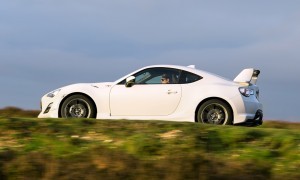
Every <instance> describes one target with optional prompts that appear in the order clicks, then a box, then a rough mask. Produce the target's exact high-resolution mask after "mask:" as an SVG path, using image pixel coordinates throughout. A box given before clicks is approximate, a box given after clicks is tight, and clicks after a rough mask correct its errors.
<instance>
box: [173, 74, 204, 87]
mask: <svg viewBox="0 0 300 180" xmlns="http://www.w3.org/2000/svg"><path fill="white" fill-rule="evenodd" d="M202 78H203V77H201V76H199V75H197V74H193V73H190V72H187V71H182V73H181V76H180V81H179V83H180V84H189V83H193V82H196V81H199V80H201V79H202Z"/></svg>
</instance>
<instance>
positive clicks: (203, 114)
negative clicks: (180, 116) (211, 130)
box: [197, 99, 233, 125]
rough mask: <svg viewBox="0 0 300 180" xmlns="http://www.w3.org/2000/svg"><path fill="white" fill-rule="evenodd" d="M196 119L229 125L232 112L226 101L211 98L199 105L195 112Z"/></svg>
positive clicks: (231, 119)
mask: <svg viewBox="0 0 300 180" xmlns="http://www.w3.org/2000/svg"><path fill="white" fill-rule="evenodd" d="M197 120H198V122H202V123H207V124H218V125H229V124H230V125H231V124H232V122H233V114H232V111H231V108H230V106H229V105H228V104H227V103H224V102H223V101H221V100H218V99H212V100H208V101H206V102H205V103H203V104H202V105H201V107H200V108H199V110H198V113H197Z"/></svg>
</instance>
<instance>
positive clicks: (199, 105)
mask: <svg viewBox="0 0 300 180" xmlns="http://www.w3.org/2000/svg"><path fill="white" fill-rule="evenodd" d="M213 99H216V100H220V101H222V102H223V103H226V104H227V105H228V107H229V108H230V111H231V113H232V119H234V112H233V109H232V106H231V105H230V103H229V102H228V101H226V100H225V99H223V98H220V97H209V98H206V99H203V100H202V101H201V102H200V103H199V104H198V106H197V108H196V110H195V114H194V117H195V118H194V121H195V122H198V119H197V114H198V111H199V109H200V107H201V106H202V105H203V104H204V103H205V102H207V101H209V100H213Z"/></svg>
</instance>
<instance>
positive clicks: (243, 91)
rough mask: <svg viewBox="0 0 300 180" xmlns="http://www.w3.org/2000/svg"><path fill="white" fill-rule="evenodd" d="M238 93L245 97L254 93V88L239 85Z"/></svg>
mask: <svg viewBox="0 0 300 180" xmlns="http://www.w3.org/2000/svg"><path fill="white" fill-rule="evenodd" d="M239 91H240V93H241V94H242V95H243V96H245V97H249V96H251V95H254V90H253V89H250V88H246V87H240V88H239Z"/></svg>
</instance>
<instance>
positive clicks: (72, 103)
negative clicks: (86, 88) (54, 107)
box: [60, 94, 96, 118]
mask: <svg viewBox="0 0 300 180" xmlns="http://www.w3.org/2000/svg"><path fill="white" fill-rule="evenodd" d="M60 112H61V116H62V117H63V118H96V107H95V105H94V103H93V101H92V100H91V99H90V98H88V97H86V96H84V95H80V94H77V95H72V96H70V97H68V98H67V99H66V100H65V101H64V102H63V104H62V106H61V109H60Z"/></svg>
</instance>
